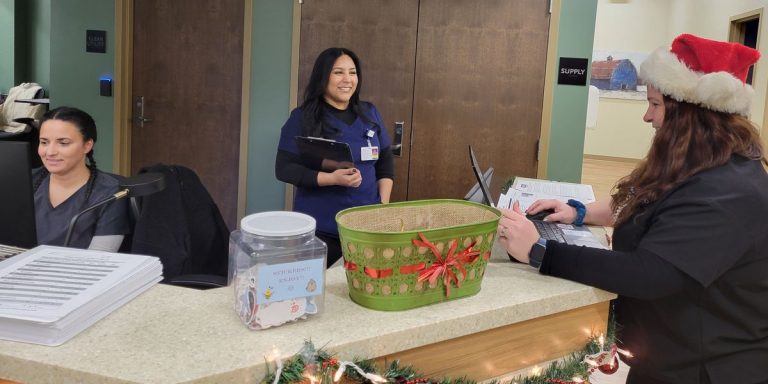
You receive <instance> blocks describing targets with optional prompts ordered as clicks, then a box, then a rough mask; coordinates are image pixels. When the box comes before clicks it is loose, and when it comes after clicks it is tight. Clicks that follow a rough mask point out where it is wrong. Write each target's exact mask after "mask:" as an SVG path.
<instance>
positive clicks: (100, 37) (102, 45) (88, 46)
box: [85, 29, 107, 53]
mask: <svg viewBox="0 0 768 384" xmlns="http://www.w3.org/2000/svg"><path fill="white" fill-rule="evenodd" d="M85 51H86V52H96V53H107V31H95V30H92V29H88V30H86V31H85Z"/></svg>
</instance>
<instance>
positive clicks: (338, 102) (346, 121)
mask: <svg viewBox="0 0 768 384" xmlns="http://www.w3.org/2000/svg"><path fill="white" fill-rule="evenodd" d="M362 82H363V76H362V70H361V68H360V60H359V59H358V58H357V55H355V54H354V52H352V51H350V50H348V49H345V48H328V49H326V50H325V51H323V52H321V53H320V55H319V56H318V57H317V59H316V60H315V65H314V67H313V68H312V75H311V76H310V78H309V83H308V84H307V88H306V89H305V90H304V102H303V103H302V104H301V106H300V107H299V108H296V109H294V110H293V111H292V112H291V116H290V117H289V118H288V121H286V122H285V125H283V128H282V130H281V132H280V144H279V145H278V148H277V158H276V160H275V175H276V176H277V178H278V180H280V181H283V182H286V183H290V184H293V185H295V186H296V187H297V188H296V193H295V195H294V200H293V209H294V210H295V211H297V212H303V213H306V214H308V215H310V216H312V217H314V218H315V220H316V221H317V230H316V231H315V235H316V236H317V237H319V238H320V239H322V240H323V241H324V242H325V243H326V244H327V245H328V261H327V266H331V265H333V263H334V262H336V260H338V259H339V258H340V257H341V245H340V242H339V232H338V228H337V227H336V220H335V217H336V214H337V213H338V212H339V211H341V210H342V209H346V208H350V207H356V206H360V205H368V204H378V203H388V202H389V197H390V194H391V192H392V184H393V177H394V162H393V159H392V152H391V149H390V140H389V137H388V136H387V131H386V129H384V122H383V121H382V118H381V115H380V114H379V111H378V110H376V107H374V106H373V104H371V103H369V102H365V101H361V100H360V88H361V86H362ZM296 136H312V137H323V138H326V139H333V140H336V141H339V142H344V143H347V144H349V147H350V149H351V150H352V157H353V159H354V161H355V164H354V168H339V169H333V168H327V167H323V166H320V165H319V164H310V163H307V162H302V159H301V158H300V156H299V151H298V148H297V147H296V143H295V137H296Z"/></svg>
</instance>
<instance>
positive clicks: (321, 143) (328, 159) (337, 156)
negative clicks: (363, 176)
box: [295, 136, 355, 170]
mask: <svg viewBox="0 0 768 384" xmlns="http://www.w3.org/2000/svg"><path fill="white" fill-rule="evenodd" d="M295 140H296V146H297V147H298V149H299V154H300V155H301V158H302V160H303V161H305V162H307V163H309V164H318V163H319V164H321V166H320V168H321V169H324V170H335V169H339V168H353V167H354V166H355V161H354V158H353V157H352V150H351V149H350V148H349V144H347V143H343V142H340V141H336V140H331V139H324V138H321V137H304V136H296V138H295Z"/></svg>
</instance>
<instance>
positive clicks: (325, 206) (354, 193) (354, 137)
mask: <svg viewBox="0 0 768 384" xmlns="http://www.w3.org/2000/svg"><path fill="white" fill-rule="evenodd" d="M360 104H361V105H360V110H361V113H363V114H365V116H366V117H367V118H368V120H370V121H371V123H368V122H366V120H364V119H363V118H361V117H360V116H357V118H356V119H355V121H354V122H353V123H352V124H351V125H349V124H346V123H344V122H343V121H341V120H339V119H337V118H336V117H334V116H332V115H331V114H330V113H328V112H324V114H323V118H324V122H325V123H326V124H329V125H331V126H332V127H334V128H337V129H338V130H339V131H340V135H339V137H335V138H333V139H334V140H336V141H340V142H344V143H347V144H348V145H349V148H350V150H351V151H352V157H353V159H354V160H355V168H357V169H358V170H359V171H360V174H361V176H362V178H363V181H362V183H361V184H360V186H359V187H357V188H351V187H343V186H338V185H334V186H327V187H315V188H297V189H296V194H295V196H294V200H293V209H294V210H295V211H297V212H302V213H306V214H308V215H310V216H312V217H314V218H315V220H316V221H317V230H318V231H320V232H324V233H326V234H330V235H334V236H338V233H339V231H338V227H337V226H336V214H337V213H338V212H339V211H341V210H343V209H347V208H351V207H357V206H361V205H368V204H379V203H381V196H379V187H378V178H377V177H376V162H377V161H378V160H367V161H363V160H362V159H361V150H362V148H363V147H367V146H368V136H367V135H366V134H367V133H368V131H369V130H372V131H373V132H374V133H375V135H373V137H371V138H370V141H371V145H372V146H374V147H379V152H380V153H381V152H382V151H383V150H384V149H386V148H388V147H389V146H390V140H389V136H388V134H387V131H386V130H385V129H384V128H383V127H384V122H383V120H382V118H381V115H380V114H379V111H378V110H377V109H376V107H374V106H373V104H371V103H367V102H360ZM301 124H302V112H301V110H300V109H299V108H296V109H294V110H293V111H292V112H291V116H290V117H289V118H288V121H286V122H285V125H283V128H282V130H281V132H280V143H279V145H278V149H280V150H283V151H287V152H291V153H293V154H296V155H299V150H298V148H297V147H296V142H295V137H296V136H301Z"/></svg>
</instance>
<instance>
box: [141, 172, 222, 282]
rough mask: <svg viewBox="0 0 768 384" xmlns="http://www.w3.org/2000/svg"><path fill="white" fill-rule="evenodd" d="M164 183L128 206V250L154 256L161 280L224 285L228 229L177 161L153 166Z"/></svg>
mask: <svg viewBox="0 0 768 384" xmlns="http://www.w3.org/2000/svg"><path fill="white" fill-rule="evenodd" d="M144 172H159V173H162V174H164V175H165V177H166V187H165V189H164V190H163V191H161V192H158V193H156V194H153V195H150V196H146V197H143V198H140V199H135V201H134V202H133V203H132V204H131V206H132V210H133V211H134V214H136V212H138V214H137V215H136V222H135V225H134V227H133V228H134V231H133V234H132V235H131V236H132V239H131V248H130V252H131V253H136V254H144V255H152V256H157V257H159V258H160V260H161V261H162V263H163V277H164V279H163V282H164V283H170V284H178V285H189V286H195V287H197V288H204V287H213V286H223V285H226V278H227V270H228V265H229V264H228V263H229V261H228V260H229V229H228V228H227V225H226V223H224V219H223V218H222V216H221V213H220V212H219V209H218V207H216V204H215V203H214V202H213V199H212V198H211V196H210V194H209V193H208V191H207V190H206V189H205V186H203V184H202V182H201V181H200V178H199V177H198V176H197V174H195V172H194V171H192V170H191V169H189V168H186V167H183V166H180V165H164V164H157V165H153V166H149V167H144V168H142V169H141V170H140V171H139V173H144Z"/></svg>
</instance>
